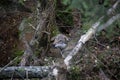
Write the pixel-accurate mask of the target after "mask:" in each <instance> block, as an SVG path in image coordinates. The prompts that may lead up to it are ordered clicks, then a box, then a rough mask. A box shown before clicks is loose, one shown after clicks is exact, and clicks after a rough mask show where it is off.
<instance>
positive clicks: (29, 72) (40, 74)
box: [0, 66, 52, 79]
mask: <svg viewBox="0 0 120 80" xmlns="http://www.w3.org/2000/svg"><path fill="white" fill-rule="evenodd" d="M0 69H1V68H0ZM51 71H52V67H49V66H19V67H15V66H12V67H7V68H5V69H3V70H2V71H1V72H0V79H7V78H9V79H10V78H22V79H24V78H40V79H42V78H45V77H47V76H48V75H49V73H50V72H51Z"/></svg>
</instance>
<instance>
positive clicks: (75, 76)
mask: <svg viewBox="0 0 120 80" xmlns="http://www.w3.org/2000/svg"><path fill="white" fill-rule="evenodd" d="M68 79H69V80H82V76H81V74H80V68H79V67H78V66H74V67H72V69H71V71H70V74H69V76H68Z"/></svg>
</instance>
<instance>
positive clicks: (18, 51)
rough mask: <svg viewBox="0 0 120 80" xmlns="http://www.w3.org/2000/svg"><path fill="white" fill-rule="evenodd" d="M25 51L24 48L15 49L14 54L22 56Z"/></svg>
mask: <svg viewBox="0 0 120 80" xmlns="http://www.w3.org/2000/svg"><path fill="white" fill-rule="evenodd" d="M23 53H24V51H23V50H17V49H16V50H14V56H22V54H23Z"/></svg>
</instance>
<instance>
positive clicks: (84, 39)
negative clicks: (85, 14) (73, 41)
mask: <svg viewBox="0 0 120 80" xmlns="http://www.w3.org/2000/svg"><path fill="white" fill-rule="evenodd" d="M119 18H120V14H117V15H115V16H113V17H112V18H110V19H109V20H108V21H107V22H106V23H105V24H103V25H102V26H100V27H99V25H100V21H98V22H96V23H95V24H94V25H93V26H92V27H91V28H90V29H89V30H88V31H87V33H86V34H84V35H82V36H81V38H80V39H79V41H78V43H77V45H76V46H75V47H74V48H73V50H72V51H71V52H70V53H69V54H68V56H67V57H66V58H65V59H64V63H65V64H66V66H67V68H70V64H71V63H70V61H71V60H72V58H73V56H74V55H76V54H77V53H78V51H79V50H80V49H81V48H82V46H83V44H85V42H87V41H88V40H89V39H90V38H91V37H92V36H93V35H94V34H95V33H96V31H101V30H103V29H105V28H107V27H108V26H109V25H111V24H112V23H113V22H115V21H116V20H117V19H119ZM98 27H99V28H100V29H98Z"/></svg>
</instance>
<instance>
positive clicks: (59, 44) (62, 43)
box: [51, 34, 69, 50]
mask: <svg viewBox="0 0 120 80" xmlns="http://www.w3.org/2000/svg"><path fill="white" fill-rule="evenodd" d="M51 40H52V41H53V44H52V45H53V47H55V48H60V49H61V50H63V49H64V48H65V47H66V46H67V42H68V41H69V39H68V37H67V36H65V35H63V34H58V35H57V36H55V37H53V38H52V39H51Z"/></svg>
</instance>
